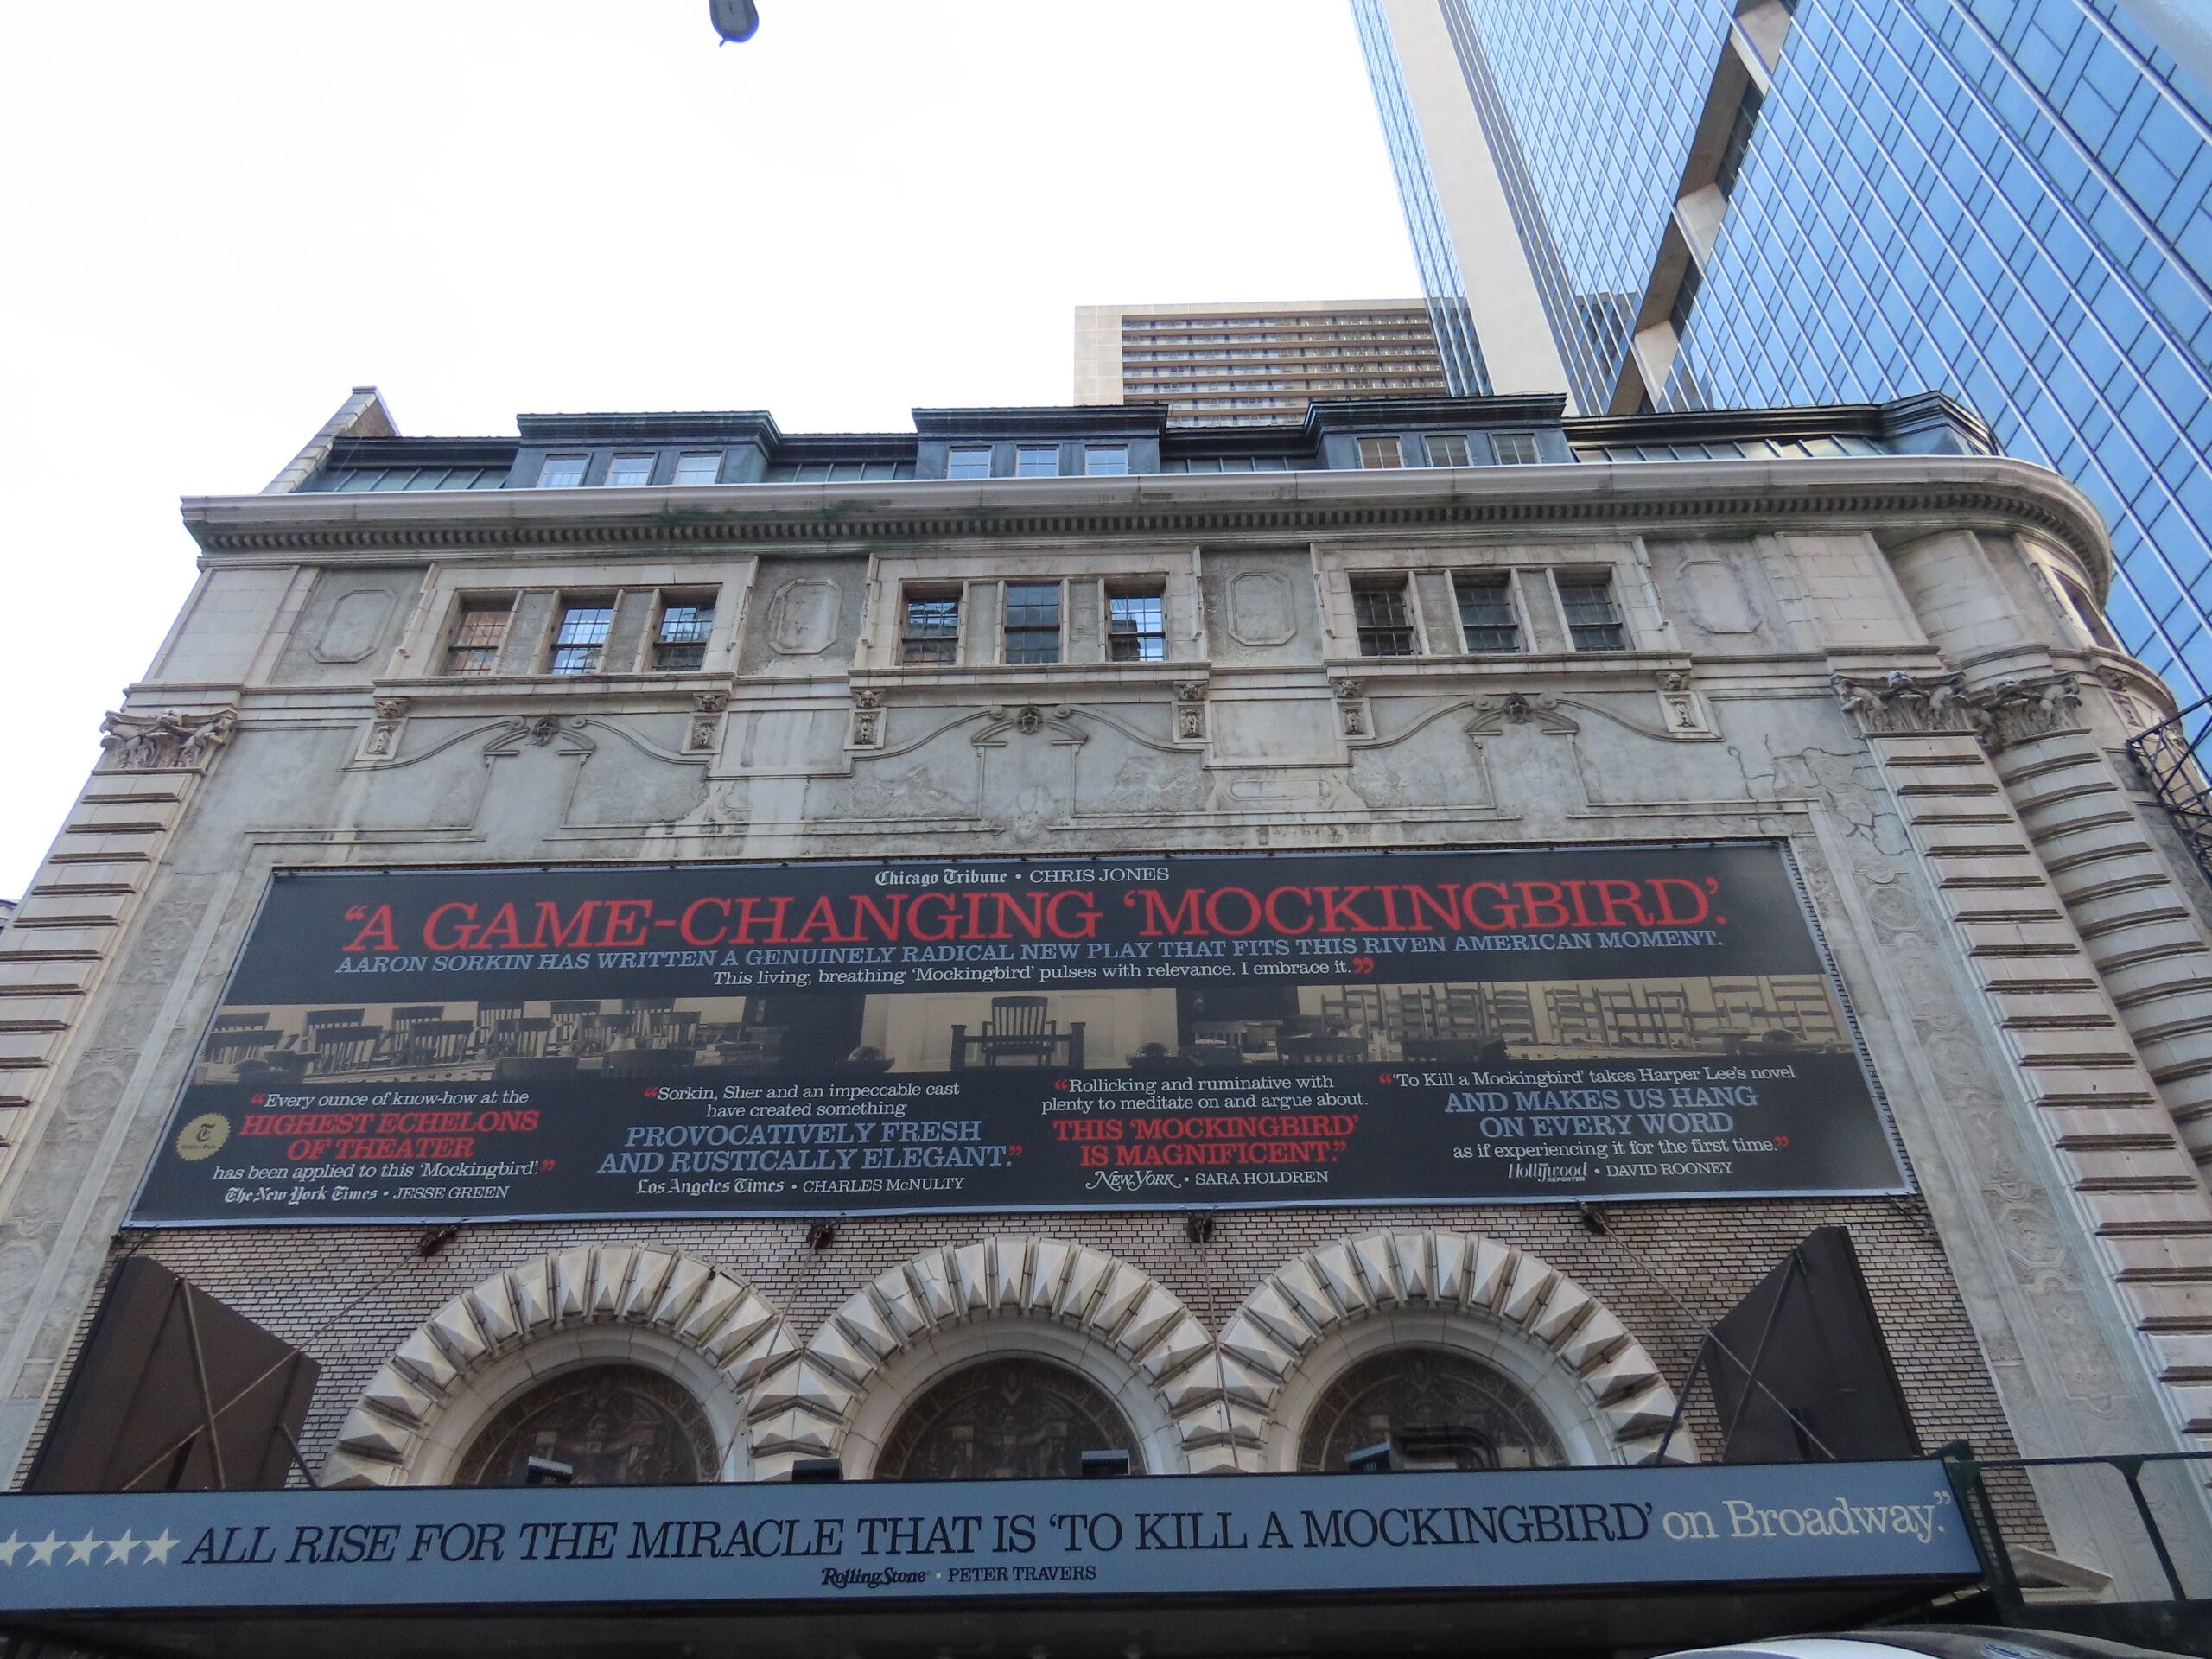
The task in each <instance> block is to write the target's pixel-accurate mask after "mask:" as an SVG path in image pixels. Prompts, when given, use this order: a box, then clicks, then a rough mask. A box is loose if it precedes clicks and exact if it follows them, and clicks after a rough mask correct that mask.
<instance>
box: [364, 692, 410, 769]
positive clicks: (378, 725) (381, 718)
mask: <svg viewBox="0 0 2212 1659" xmlns="http://www.w3.org/2000/svg"><path fill="white" fill-rule="evenodd" d="M409 707H410V699H408V698H406V697H378V699H377V700H376V718H375V719H374V720H372V721H370V723H369V735H368V741H366V742H365V743H363V744H362V745H361V753H363V754H365V755H375V756H378V757H385V756H389V755H392V754H396V753H398V750H399V732H400V728H402V727H403V726H404V725H405V724H406V723H407V710H408V708H409Z"/></svg>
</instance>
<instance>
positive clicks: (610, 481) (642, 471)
mask: <svg viewBox="0 0 2212 1659" xmlns="http://www.w3.org/2000/svg"><path fill="white" fill-rule="evenodd" d="M652 481H653V458H652V456H651V455H650V454H643V455H617V456H615V457H614V459H613V461H609V462H607V488H608V489H610V490H635V489H642V488H643V487H644V486H646V485H648V484H650V483H652Z"/></svg>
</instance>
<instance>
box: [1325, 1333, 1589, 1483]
mask: <svg viewBox="0 0 2212 1659" xmlns="http://www.w3.org/2000/svg"><path fill="white" fill-rule="evenodd" d="M1385 1440H1388V1441H1389V1442H1390V1443H1391V1445H1392V1446H1395V1448H1396V1449H1397V1452H1398V1453H1399V1455H1400V1457H1401V1458H1402V1459H1403V1461H1404V1462H1405V1463H1407V1464H1410V1465H1414V1466H1415V1467H1425V1468H1440V1469H1554V1468H1558V1467H1560V1466H1561V1465H1564V1464H1565V1463H1566V1462H1567V1453H1566V1452H1565V1451H1564V1450H1563V1449H1562V1448H1561V1447H1560V1442H1559V1437H1558V1436H1557V1435H1556V1434H1554V1433H1553V1432H1552V1427H1551V1425H1550V1424H1549V1423H1548V1422H1546V1421H1544V1415H1543V1414H1542V1413H1541V1411H1539V1410H1538V1409H1537V1408H1536V1402H1535V1401H1533V1400H1531V1399H1530V1398H1529V1395H1528V1394H1527V1392H1526V1391H1525V1390H1523V1389H1522V1388H1521V1386H1520V1385H1519V1384H1518V1383H1515V1382H1513V1381H1512V1380H1511V1379H1510V1378H1509V1377H1506V1376H1503V1375H1502V1374H1501V1373H1499V1372H1497V1371H1496V1370H1492V1369H1491V1367H1490V1366H1488V1365H1485V1364H1484V1363H1482V1362H1481V1361H1479V1360H1475V1359H1470V1358H1468V1357H1466V1356H1465V1355H1463V1354H1454V1353H1450V1352H1447V1351H1445V1350H1443V1349H1441V1348H1394V1349H1392V1350H1390V1351H1389V1352H1388V1353H1382V1354H1376V1356H1374V1357H1372V1358H1370V1359H1365V1360H1362V1361H1361V1362H1360V1363H1358V1364H1357V1365H1355V1366H1353V1367H1352V1368H1351V1370H1348V1371H1346V1372H1345V1373H1344V1375H1343V1376H1340V1377H1338V1379H1337V1380H1336V1381H1335V1382H1334V1383H1331V1384H1330V1385H1329V1387H1328V1389H1327V1390H1326V1391H1325V1392H1324V1393H1323V1395H1321V1398H1320V1399H1319V1401H1318V1402H1315V1404H1314V1407H1313V1413H1312V1414H1311V1415H1309V1416H1308V1417H1307V1418H1306V1433H1305V1435H1304V1438H1303V1439H1301V1440H1300V1442H1299V1448H1298V1466H1299V1467H1300V1469H1304V1470H1308V1471H1319V1470H1331V1471H1341V1470H1342V1469H1343V1468H1344V1465H1345V1460H1346V1459H1349V1458H1350V1457H1351V1454H1352V1453H1353V1452H1357V1451H1358V1450H1359V1449H1360V1448H1362V1447H1363V1446H1377V1445H1380V1444H1381V1443H1382V1442H1383V1441H1385Z"/></svg>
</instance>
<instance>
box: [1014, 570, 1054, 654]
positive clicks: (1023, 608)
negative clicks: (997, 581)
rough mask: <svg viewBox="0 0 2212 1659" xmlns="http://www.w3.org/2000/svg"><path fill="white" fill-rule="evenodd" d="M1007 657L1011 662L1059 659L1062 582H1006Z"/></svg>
mask: <svg viewBox="0 0 2212 1659" xmlns="http://www.w3.org/2000/svg"><path fill="white" fill-rule="evenodd" d="M1006 659H1007V661H1008V662H1009V663H1057V662H1058V661H1059V660H1060V584H1059V583H1058V582H1008V583H1007V585H1006Z"/></svg>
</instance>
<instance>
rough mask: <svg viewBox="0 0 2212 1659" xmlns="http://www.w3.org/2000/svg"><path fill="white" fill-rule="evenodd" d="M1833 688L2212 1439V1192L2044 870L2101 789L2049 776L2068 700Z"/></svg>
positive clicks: (2105, 1252)
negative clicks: (2075, 817)
mask: <svg viewBox="0 0 2212 1659" xmlns="http://www.w3.org/2000/svg"><path fill="white" fill-rule="evenodd" d="M1837 690H1838V693H1839V695H1840V697H1841V698H1842V700H1843V702H1844V705H1845V707H1846V708H1847V709H1850V710H1851V711H1852V713H1853V715H1856V716H1857V718H1858V720H1859V725H1860V728H1861V730H1862V732H1863V733H1864V734H1865V737H1866V744H1867V747H1868V748H1869V749H1870V750H1871V751H1872V753H1873V754H1874V756H1875V757H1876V759H1877V760H1878V762H1879V763H1880V766H1881V768H1882V772H1883V776H1884V778H1885V781H1886V782H1887V784H1888V786H1889V788H1890V790H1891V794H1892V796H1893V797H1894V798H1895V799H1896V801H1897V807H1898V812H1899V816H1900V817H1901V818H1902V819H1903V820H1904V823H1905V824H1906V826H1907V828H1908V830H1909V833H1910V835H1911V836H1912V839H1913V843H1914V847H1915V849H1916V851H1917V852H1918V853H1919V855H1920V856H1921V858H1922V859H1923V861H1924V862H1925V865H1926V868H1928V870H1929V874H1930V880H1931V885H1932V886H1933V887H1934V889H1935V892H1936V898H1937V899H1938V901H1939V902H1940V904H1941V905H1942V908H1943V912H1944V914H1945V917H1946V918H1947V919H1948V923H1949V925H1950V928H1951V931H1952V933H1953V936H1954V938H1955V941H1956V943H1957V945H1958V949H1959V952H1960V956H1961V959H1962V960H1963V961H1964V963H1966V965H1967V971H1968V974H1969V976H1970V977H1971V978H1972V980H1973V982H1974V986H1975V988H1976V989H1977V990H1978V991H1979V993H1980V995H1981V997H1982V998H1983V1000H1984V1002H1985V1005H1986V1007H1987V1009H1988V1012H1989V1015H1990V1020H1991V1023H1992V1025H1993V1027H1994V1028H1995V1030H1996V1032H1997V1033H1998V1035H1999V1039H2000V1040H2001V1042H2002V1043H2003V1045H2004V1046H2005V1051H2006V1052H2008V1054H2009V1056H2010V1058H2011V1060H2012V1069H2013V1071H2014V1075H2015V1082H2016V1084H2017V1087H2018V1093H2019V1097H2020V1098H2022V1099H2023V1100H2024V1102H2025V1103H2027V1105H2028V1106H2029V1108H2030V1109H2031V1112H2032V1115H2033V1117H2034V1119H2035V1122H2036V1124H2037V1129H2038V1132H2039V1136H2040V1139H2041V1140H2042V1141H2043V1142H2044V1145H2045V1146H2046V1147H2048V1148H2049V1150H2050V1155H2051V1157H2052V1159H2053V1160H2054V1162H2055V1165H2056V1169H2057V1170H2058V1172H2059V1174H2060V1178H2061V1179H2062V1180H2063V1182H2064V1184H2065V1186H2066V1188H2067V1190H2068V1192H2069V1195H2070V1198H2071V1201H2072V1203H2073V1205H2074V1206H2075V1210H2076V1212H2077V1213H2078V1214H2079V1216H2080V1217H2081V1219H2082V1225H2083V1230H2084V1231H2085V1232H2086V1233H2087V1234H2088V1235H2089V1236H2090V1237H2091V1238H2092V1239H2093V1240H2094V1248H2095V1251H2096V1259H2097V1262H2098V1265H2099V1266H2100V1267H2101V1268H2102V1269H2103V1275H2104V1278H2105V1280H2106V1282H2107V1288H2108V1289H2109V1292H2110V1294H2111V1296H2112V1298H2113V1304H2114V1306H2116V1307H2117V1309H2118V1310H2119V1313H2120V1316H2121V1317H2122V1318H2124V1319H2126V1321H2127V1323H2128V1324H2129V1325H2131V1326H2132V1327H2133V1330H2134V1332H2135V1333H2136V1335H2137V1338H2138V1340H2139V1342H2140V1344H2142V1346H2143V1349H2144V1351H2145V1358H2146V1361H2147V1368H2148V1370H2149V1373H2150V1375H2151V1376H2152V1378H2153V1379H2154V1381H2155V1385H2156V1387H2157V1389H2158V1391H2159V1395H2160V1398H2161V1402H2162V1404H2163V1405H2164V1408H2165V1410H2166V1412H2167V1414H2168V1416H2169V1418H2170V1420H2171V1421H2172V1423H2173V1424H2174V1426H2175V1427H2176V1429H2177V1431H2178V1432H2179V1433H2181V1434H2183V1435H2188V1436H2193V1437H2196V1439H2197V1440H2198V1443H2199V1444H2200V1445H2202V1446H2208V1447H2212V1196H2208V1194H2207V1192H2206V1191H2205V1188H2204V1185H2203V1184H2202V1180H2201V1179H2200V1178H2199V1175H2198V1172H2197V1168H2196V1164H2195V1162H2194V1161H2193V1160H2191V1158H2190V1154H2189V1152H2188V1150H2187V1149H2186V1148H2185V1147H2183V1144H2182V1141H2181V1139H2180V1136H2179V1135H2178V1133H2177V1128H2176V1125H2175V1122H2174V1119H2173V1117H2172V1116H2171V1114H2170V1113H2169V1111H2168V1110H2167V1107H2166V1103H2165V1102H2164V1100H2162V1099H2161V1097H2160V1094H2159V1090H2158V1083H2157V1081H2156V1079H2155V1077H2154V1076H2153V1074H2152V1071H2151V1069H2150V1066H2149V1065H2146V1058H2147V1057H2146V1055H2145V1053H2144V1052H2141V1051H2140V1050H2139V1046H2138V1040H2137V1038H2136V1035H2135V1033H2134V1032H2133V1028H2132V1027H2131V1026H2130V1025H2129V1023H2128V1020H2126V1017H2124V1011H2123V1009H2122V1007H2120V1004H2119V1002H2118V1001H2117V1000H2116V999H2117V997H2118V996H2119V995H2131V994H2132V991H2131V988H2132V987H2133V985H2134V982H2133V981H2129V980H2127V979H2126V978H2125V977H2124V976H2123V977H2122V978H2121V979H2120V981H2119V982H2118V983H2117V984H2113V983H2110V982H2107V978H2106V976H2105V973H2104V963H2103V960H2102V959H2101V958H2100V957H2099V956H2097V955H2096V954H2094V952H2093V950H2092V947H2091V944H2090V942H2089V940H2088V938H2085V937H2084V929H2083V928H2082V926H2080V925H2077V920H2076V916H2075V910H2074V908H2073V906H2071V905H2070V904H2069V895H2068V893H2067V892H2066V890H2064V889H2063V888H2062V887H2061V886H2060V882H2061V880H2063V879H2064V876H2065V874H2066V873H2067V871H2068V868H2069V866H2068V863H2067V861H2066V860H2065V859H2064V858H2063V856H2062V857H2059V858H2058V860H2057V865H2058V868H2057V869H2056V870H2054V869H2053V868H2050V867H2049V866H2047V864H2046V861H2045V860H2046V857H2048V856H2050V854H2049V853H2048V852H2047V850H2046V849H2048V848H2050V847H2051V846H2053V845H2056V844H2059V843H2063V842H2064V841H2065V839H2066V837H2065V836H2063V834H2060V833H2058V830H2059V827H2060V825H2061V824H2062V823H2064V822H2065V821H2066V820H2065V817H2064V814H2065V812H2066V810H2068V808H2067V804H2068V802H2069V800H2074V799H2076V798H2077V797H2075V796H2074V795H2073V794H2071V793H2070V792H2069V790H2068V789H2067V787H2066V786H2065V785H2063V784H2054V783H2052V782H2051V781H2050V780H2053V779H2059V778H2061V777H2063V776H2065V775H2067V774H2068V773H2069V772H2075V771H2077V770H2078V768H2074V767H2069V766H2056V765H2055V764H2049V763H2051V762H2054V761H2055V760H2056V754H2054V753H2046V752H2045V751H2044V747H2043V746H2044V745H2045V744H2047V743H2057V742H2062V741H2065V740H2067V739H2068V738H2069V733H2070V734H2071V741H2075V742H2076V743H2078V742H2079V741H2081V740H2080V737H2079V734H2078V732H2076V731H2074V728H2072V726H2071V721H2072V713H2073V710H2072V708H2071V707H2070V706H2069V705H2068V699H2067V697H2065V696H2053V697H2048V698H2044V699H2043V700H2042V701H2041V702H2039V704H2038V708H2039V709H2040V712H2037V713H2035V714H2033V715H2029V714H2027V713H2026V712H2024V710H2025V707H2026V705H2025V704H2024V702H2022V701H2021V700H2020V697H2019V695H2018V692H2017V691H2016V690H2007V691H2006V692H2005V695H2004V696H2003V697H2002V698H2001V699H2000V698H1997V697H1993V696H1990V695H1987V694H1981V695H1977V694H1975V693H1974V692H1971V691H1969V690H1967V689H1966V688H1965V687H1964V686H1963V684H1962V683H1961V680H1960V677H1958V676H1956V675H1950V676H1941V677H1934V676H1930V677H1914V676H1910V675H1905V674H1902V673H1898V674H1892V675H1890V676H1888V677H1885V678H1882V679H1851V678H1845V677H1839V678H1838V683H1837ZM1985 745H1990V746H1993V747H1995V748H1996V749H1997V750H1998V753H1997V754H1996V755H1995V756H1993V755H1992V753H1990V749H1989V747H1985ZM2057 753H2065V751H2064V750H2063V748H2062V749H2061V750H2059V751H2058V752H2057ZM2039 755H2040V756H2042V760H2043V762H2044V763H2043V764H2039V762H2038V756H2039ZM2007 757H2010V759H2009V760H2008V759H2007ZM2082 778H2083V779H2087V778H2088V774H2087V773H2086V772H2084V773H2082ZM2038 780H2044V781H2042V782H2040V783H2039V782H2038ZM2016 791H2018V805H2017V806H2016ZM2098 794H2099V791H2095V790H2088V791H2086V792H2084V793H2082V794H2081V795H2080V796H2079V797H2078V799H2079V800H2082V801H2085V802H2089V803H2091V804H2090V805H2088V806H2087V807H2083V808H2080V809H2078V810H2079V811H2080V812H2081V813H2083V814H2086V815H2087V816H2089V817H2095V816H2096V815H2097V808H2096V806H2095V805H2094V802H2095V801H2096V799H2097V798H2098ZM2115 799H2117V798H2116V797H2115ZM2120 804H2124V803H2120ZM2131 816H2132V815H2131ZM2031 817H2032V823H2031ZM2083 844H2084V845H2086V844H2087V843H2083ZM2091 862H2094V861H2091ZM2082 868H2087V865H2086V864H2085V865H2084V866H2082ZM2153 1063H2155V1062H2153Z"/></svg>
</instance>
